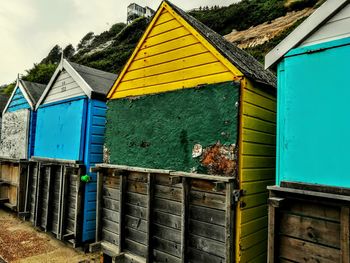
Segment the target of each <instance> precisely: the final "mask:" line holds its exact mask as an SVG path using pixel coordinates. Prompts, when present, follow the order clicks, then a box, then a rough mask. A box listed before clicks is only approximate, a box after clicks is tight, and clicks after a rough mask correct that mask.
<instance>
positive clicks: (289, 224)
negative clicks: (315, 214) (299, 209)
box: [279, 213, 340, 249]
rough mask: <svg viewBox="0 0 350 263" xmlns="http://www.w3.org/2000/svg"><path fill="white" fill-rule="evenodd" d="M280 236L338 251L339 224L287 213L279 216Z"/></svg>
mask: <svg viewBox="0 0 350 263" xmlns="http://www.w3.org/2000/svg"><path fill="white" fill-rule="evenodd" d="M279 231H280V232H281V234H283V235H286V236H289V237H293V238H297V239H301V240H306V241H309V242H313V243H317V244H322V245H326V246H330V247H333V248H339V249H340V224H339V223H334V222H329V221H326V220H320V219H316V218H310V217H303V216H298V215H293V214H288V213H282V215H281V216H280V228H279Z"/></svg>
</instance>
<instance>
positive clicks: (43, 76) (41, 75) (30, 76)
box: [23, 63, 57, 84]
mask: <svg viewBox="0 0 350 263" xmlns="http://www.w3.org/2000/svg"><path fill="white" fill-rule="evenodd" d="M56 67H57V64H53V63H48V64H43V63H40V64H34V67H33V68H32V69H30V70H27V75H26V76H24V77H23V79H24V80H26V81H30V82H36V83H41V84H47V83H49V81H50V78H51V76H52V75H53V73H54V72H55V70H56Z"/></svg>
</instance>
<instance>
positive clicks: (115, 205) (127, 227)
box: [90, 164, 235, 263]
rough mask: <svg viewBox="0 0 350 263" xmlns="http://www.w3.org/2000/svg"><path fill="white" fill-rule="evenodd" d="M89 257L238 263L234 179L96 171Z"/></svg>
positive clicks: (125, 170)
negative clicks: (95, 254)
mask: <svg viewBox="0 0 350 263" xmlns="http://www.w3.org/2000/svg"><path fill="white" fill-rule="evenodd" d="M94 171H96V172H97V173H98V176H97V178H98V179H97V180H98V181H97V184H98V185H97V215H96V220H97V232H96V243H94V244H92V245H91V247H90V248H91V251H96V250H102V251H103V253H104V254H106V255H108V256H110V257H112V258H113V260H114V262H168V263H178V262H201V263H206V262H211V263H215V262H234V250H235V246H234V237H235V231H234V225H235V220H234V211H235V198H234V182H235V179H234V178H233V177H219V176H209V175H198V174H190V173H183V172H172V171H166V170H154V169H143V168H134V167H127V166H117V165H105V164H101V165H98V166H97V167H96V168H95V169H94Z"/></svg>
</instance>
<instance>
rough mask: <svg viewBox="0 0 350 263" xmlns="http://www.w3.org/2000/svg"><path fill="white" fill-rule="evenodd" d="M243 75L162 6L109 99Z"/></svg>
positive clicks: (173, 13)
mask: <svg viewBox="0 0 350 263" xmlns="http://www.w3.org/2000/svg"><path fill="white" fill-rule="evenodd" d="M241 76H242V73H241V72H240V71H239V70H238V69H237V68H235V67H234V66H233V65H232V64H231V63H230V62H228V60H227V59H226V58H224V57H223V56H222V55H220V53H219V52H218V51H217V50H216V49H215V48H214V47H213V46H212V45H211V44H210V43H209V42H208V41H207V40H205V38H203V37H202V36H201V35H200V34H199V33H198V32H197V31H196V30H195V29H194V28H192V27H191V26H190V25H189V24H188V23H187V22H186V21H185V20H184V19H182V18H181V16H179V15H178V14H177V13H176V12H175V11H174V10H172V9H171V7H170V6H169V5H167V4H166V3H163V4H162V6H161V8H160V9H159V10H158V12H157V13H156V15H155V16H154V18H153V20H152V21H151V23H150V25H149V27H148V28H147V30H146V32H145V34H144V36H143V37H142V39H141V41H140V43H139V44H138V46H137V48H136V49H135V51H134V53H133V55H132V56H131V58H130V60H129V62H128V63H127V65H126V66H125V68H124V69H123V71H122V73H121V74H120V76H119V78H118V79H117V81H116V83H115V85H114V86H113V88H112V89H111V92H110V93H109V95H108V97H109V98H112V99H116V98H123V97H129V96H139V95H145V94H153V93H161V92H167V91H172V90H177V89H183V88H191V87H196V86H198V85H203V84H214V83H220V82H225V81H232V80H234V79H235V78H237V77H241Z"/></svg>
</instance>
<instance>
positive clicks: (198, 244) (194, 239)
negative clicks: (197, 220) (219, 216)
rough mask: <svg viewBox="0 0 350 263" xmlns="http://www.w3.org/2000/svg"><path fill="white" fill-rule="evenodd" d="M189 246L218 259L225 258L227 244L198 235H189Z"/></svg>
mask: <svg viewBox="0 0 350 263" xmlns="http://www.w3.org/2000/svg"><path fill="white" fill-rule="evenodd" d="M188 242H189V246H190V247H192V248H195V249H197V250H198V251H203V252H206V253H208V254H211V255H215V256H218V257H223V258H224V257H225V252H226V247H225V243H223V242H218V241H215V240H212V239H209V238H204V237H201V236H197V235H189V241H188Z"/></svg>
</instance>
